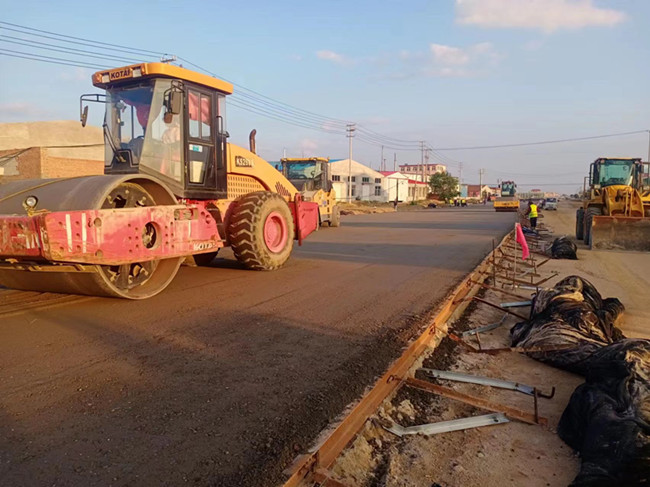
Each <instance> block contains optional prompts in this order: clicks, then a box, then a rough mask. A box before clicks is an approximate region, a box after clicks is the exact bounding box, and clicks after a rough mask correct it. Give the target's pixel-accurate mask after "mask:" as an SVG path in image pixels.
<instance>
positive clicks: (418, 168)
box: [399, 164, 447, 183]
mask: <svg viewBox="0 0 650 487" xmlns="http://www.w3.org/2000/svg"><path fill="white" fill-rule="evenodd" d="M399 172H401V173H402V174H405V175H406V176H408V177H409V179H412V180H414V181H422V175H423V174H424V182H425V183H428V182H429V178H431V176H433V175H434V174H436V173H440V172H447V166H445V165H444V164H400V166H399Z"/></svg>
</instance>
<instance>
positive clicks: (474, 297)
mask: <svg viewBox="0 0 650 487" xmlns="http://www.w3.org/2000/svg"><path fill="white" fill-rule="evenodd" d="M472 299H473V300H474V301H478V302H479V303H483V304H487V305H488V306H491V307H493V308H496V309H500V310H502V311H505V312H506V313H508V314H511V315H513V316H516V317H517V318H520V319H522V320H526V321H527V320H528V317H527V316H524V315H520V314H519V313H515V312H514V311H510V310H509V309H507V308H502V307H501V306H499V305H498V304H494V303H491V302H490V301H487V300H485V299H481V298H479V297H476V296H473V297H472Z"/></svg>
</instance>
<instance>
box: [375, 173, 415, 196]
mask: <svg viewBox="0 0 650 487" xmlns="http://www.w3.org/2000/svg"><path fill="white" fill-rule="evenodd" d="M381 174H382V175H383V176H384V178H386V185H385V188H386V194H387V196H388V200H387V201H398V202H399V201H410V200H409V199H408V198H409V178H408V176H405V175H404V174H402V173H400V172H395V171H382V172H381Z"/></svg>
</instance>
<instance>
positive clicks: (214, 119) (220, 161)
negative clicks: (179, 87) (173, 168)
mask: <svg viewBox="0 0 650 487" xmlns="http://www.w3.org/2000/svg"><path fill="white" fill-rule="evenodd" d="M217 96H218V95H217V93H215V92H213V91H212V92H211V91H209V90H206V89H203V88H200V87H196V86H188V88H187V91H186V97H187V99H186V104H185V106H186V107H187V117H186V120H187V126H186V131H185V133H186V134H187V139H186V148H185V161H186V164H185V193H186V196H187V197H190V198H197V199H216V198H222V197H225V194H226V187H225V181H226V168H225V164H224V160H225V144H224V143H223V142H222V140H221V139H222V138H223V137H222V136H221V134H217V129H218V128H219V125H220V124H219V123H218V120H219V114H218V105H217ZM222 173H223V174H222Z"/></svg>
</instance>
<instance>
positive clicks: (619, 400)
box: [511, 276, 650, 486]
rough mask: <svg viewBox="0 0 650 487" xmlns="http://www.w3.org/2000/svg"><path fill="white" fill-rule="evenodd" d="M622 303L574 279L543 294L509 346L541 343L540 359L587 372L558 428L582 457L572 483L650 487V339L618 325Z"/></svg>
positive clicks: (535, 355)
mask: <svg viewBox="0 0 650 487" xmlns="http://www.w3.org/2000/svg"><path fill="white" fill-rule="evenodd" d="M623 311H624V307H623V305H622V304H621V302H620V301H619V300H618V299H616V298H607V299H603V298H602V297H601V296H600V294H599V293H598V291H597V290H596V288H595V287H594V286H593V285H592V284H591V283H590V282H588V281H587V280H585V279H582V278H580V277H577V276H570V277H567V278H565V279H563V280H562V281H560V282H559V283H558V284H557V285H556V286H555V287H554V288H553V289H550V290H543V291H540V292H539V293H538V294H537V296H536V297H535V299H534V301H533V306H532V310H531V317H530V319H529V320H528V321H525V322H522V323H518V324H516V325H515V326H514V327H513V328H512V330H511V341H512V346H516V347H522V348H530V347H536V348H537V347H543V348H545V349H547V350H548V351H544V352H540V351H537V352H531V353H529V355H530V356H531V357H533V358H535V359H537V360H540V361H542V362H545V363H548V364H550V365H553V366H555V367H559V368H561V369H565V370H569V371H572V372H575V373H578V374H581V375H584V376H585V378H586V382H585V383H584V384H582V385H580V386H579V387H578V388H576V390H575V391H574V393H573V395H572V396H571V399H570V401H569V404H568V406H567V407H566V409H565V410H564V413H563V415H562V418H561V419H560V423H559V425H558V434H559V435H560V437H561V438H562V439H563V440H564V441H565V442H566V443H567V444H568V445H569V446H571V447H572V448H573V449H575V450H577V451H578V452H579V453H580V455H581V457H582V465H581V468H580V473H579V474H578V476H577V477H576V478H575V479H574V481H573V483H572V485H574V486H633V485H643V486H650V340H643V339H627V338H625V336H624V335H623V333H622V332H621V331H620V330H619V329H618V328H617V327H616V326H615V322H616V320H617V318H618V317H619V316H620V315H621V314H622V313H623Z"/></svg>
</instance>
